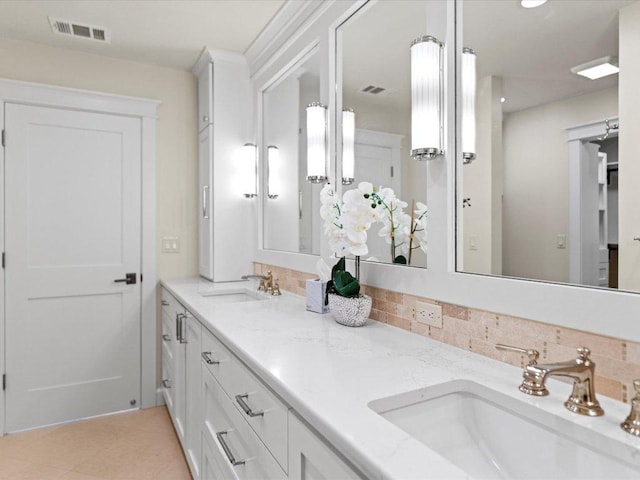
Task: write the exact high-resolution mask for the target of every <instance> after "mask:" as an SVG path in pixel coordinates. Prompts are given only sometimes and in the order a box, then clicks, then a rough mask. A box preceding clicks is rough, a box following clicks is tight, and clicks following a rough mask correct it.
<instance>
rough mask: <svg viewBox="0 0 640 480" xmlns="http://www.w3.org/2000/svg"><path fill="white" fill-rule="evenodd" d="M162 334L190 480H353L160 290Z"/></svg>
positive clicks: (167, 390)
mask: <svg viewBox="0 0 640 480" xmlns="http://www.w3.org/2000/svg"><path fill="white" fill-rule="evenodd" d="M162 335H163V337H162V342H163V355H162V357H163V358H162V365H163V393H164V396H165V401H166V404H167V408H168V410H169V413H170V415H171V418H172V420H173V424H174V427H175V429H176V432H177V433H178V437H179V438H180V441H181V443H182V447H183V449H184V452H185V456H186V458H187V462H188V463H189V468H190V470H191V474H192V476H193V478H194V479H196V480H200V479H201V480H213V479H215V480H229V479H233V480H249V479H256V480H267V479H274V480H285V479H292V480H293V479H295V480H302V479H305V480H311V479H313V480H317V479H323V478H326V479H340V480H342V479H350V478H360V477H359V476H358V475H357V474H356V473H355V472H354V471H353V470H352V469H351V468H350V467H349V466H348V465H347V464H346V463H345V462H344V461H343V460H342V459H341V458H340V456H339V455H337V454H336V453H335V452H334V451H333V450H332V449H331V448H330V447H328V446H327V445H326V444H325V442H324V440H322V439H321V438H320V437H318V436H316V435H315V433H314V432H313V431H312V429H310V428H309V427H307V426H306V425H305V424H304V422H303V421H301V420H300V419H299V418H298V416H297V414H295V412H294V411H293V410H292V409H291V408H290V407H289V406H288V405H287V404H286V403H285V402H284V401H283V400H282V399H281V398H280V397H279V396H277V395H276V394H275V393H274V392H273V391H272V390H271V389H270V388H269V387H268V386H267V385H266V384H265V383H264V382H263V381H262V380H261V379H260V378H259V377H258V376H257V375H256V374H255V373H254V372H253V371H252V370H251V369H250V368H248V367H247V366H246V365H245V364H244V363H243V362H242V361H241V360H240V359H239V358H238V357H236V356H235V355H234V354H233V353H232V352H231V351H230V350H229V349H228V348H227V347H226V346H225V345H224V344H223V343H222V342H221V341H220V340H219V339H218V338H217V337H216V336H215V335H213V334H212V333H211V332H210V331H209V330H208V329H207V328H206V327H205V326H204V325H203V324H202V323H200V321H199V320H198V319H197V318H195V317H194V316H192V315H191V314H190V313H189V311H188V310H187V309H185V308H184V307H182V305H181V304H180V302H179V301H178V300H177V299H176V298H175V297H173V296H172V295H171V294H170V293H169V292H168V291H167V290H166V289H164V288H163V289H162ZM165 380H167V382H164V381H165Z"/></svg>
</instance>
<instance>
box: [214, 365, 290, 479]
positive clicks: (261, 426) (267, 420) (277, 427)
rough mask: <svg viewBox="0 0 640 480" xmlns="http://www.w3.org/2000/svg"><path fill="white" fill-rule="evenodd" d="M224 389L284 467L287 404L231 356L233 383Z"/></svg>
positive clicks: (285, 458) (286, 456)
mask: <svg viewBox="0 0 640 480" xmlns="http://www.w3.org/2000/svg"><path fill="white" fill-rule="evenodd" d="M223 386H224V385H223ZM226 391H227V394H228V395H229V397H230V399H231V400H232V402H233V403H234V405H235V406H236V408H237V410H238V412H239V413H240V415H241V416H242V417H243V418H244V419H245V420H246V421H247V422H248V423H249V425H251V428H252V429H253V430H254V431H255V432H256V434H257V435H258V437H260V439H261V440H262V441H263V442H264V444H265V445H266V446H267V448H268V449H269V450H270V451H271V453H272V454H273V456H274V457H275V458H276V460H277V461H278V463H279V464H280V466H281V467H282V468H283V469H284V470H285V471H287V470H288V452H287V435H288V429H287V415H288V408H287V407H286V406H285V405H284V404H283V403H282V402H281V401H280V400H279V399H278V398H277V397H276V396H275V395H274V394H273V393H271V391H270V390H269V389H268V388H267V387H266V386H265V385H264V384H263V383H262V382H261V381H260V380H258V378H257V377H255V376H254V375H253V374H252V373H251V372H250V371H249V370H248V369H247V367H245V366H244V365H243V364H242V363H241V362H240V361H239V360H238V359H234V362H233V372H232V384H231V388H227V389H226Z"/></svg>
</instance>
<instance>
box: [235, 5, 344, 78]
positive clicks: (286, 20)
mask: <svg viewBox="0 0 640 480" xmlns="http://www.w3.org/2000/svg"><path fill="white" fill-rule="evenodd" d="M334 3H335V0H329V1H327V0H287V2H286V3H285V4H284V5H283V6H282V7H281V8H280V10H278V12H277V13H276V14H275V16H274V17H273V18H272V19H271V21H269V23H268V24H267V25H266V26H265V27H264V29H263V30H262V32H260V34H259V35H258V36H257V37H256V39H255V40H254V41H253V43H252V44H251V45H249V48H247V50H246V51H245V52H244V54H245V57H246V59H247V62H248V63H249V71H250V74H251V75H252V76H253V75H254V73H255V72H257V71H258V70H260V69H261V68H263V67H264V66H265V64H266V63H267V62H268V61H269V59H270V58H272V57H273V56H274V54H275V53H276V52H278V50H280V49H281V48H282V46H283V45H284V44H285V43H287V41H292V40H293V37H297V35H298V34H299V33H300V32H302V31H304V30H305V29H306V28H307V27H308V26H309V25H311V24H312V23H313V22H314V21H315V19H316V18H318V17H319V16H320V15H322V13H323V12H325V11H326V10H327V9H328V8H330V7H331V6H332V5H333V4H334Z"/></svg>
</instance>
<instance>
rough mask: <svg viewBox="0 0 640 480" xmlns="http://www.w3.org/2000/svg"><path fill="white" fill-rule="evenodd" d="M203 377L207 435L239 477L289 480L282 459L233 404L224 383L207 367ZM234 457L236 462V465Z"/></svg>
mask: <svg viewBox="0 0 640 480" xmlns="http://www.w3.org/2000/svg"><path fill="white" fill-rule="evenodd" d="M203 376H204V425H203V436H204V437H205V438H207V437H208V439H209V440H211V443H212V444H213V443H215V445H213V446H214V447H215V448H216V449H219V450H220V451H222V452H223V453H224V458H225V459H226V462H227V465H228V466H231V469H232V471H233V472H234V474H235V477H236V478H238V479H239V480H245V479H260V480H263V479H277V480H280V479H282V480H285V479H286V478H287V476H286V474H285V473H284V471H283V470H282V468H281V467H280V466H279V465H278V462H276V460H275V459H274V458H273V456H272V455H271V453H269V450H267V448H266V447H265V446H264V444H263V443H262V442H261V441H260V439H259V438H258V436H257V435H256V434H255V432H254V431H253V430H252V429H251V427H250V426H249V424H248V423H247V422H246V421H244V419H243V418H242V417H241V416H240V413H239V412H238V410H236V409H235V408H234V407H233V405H232V403H231V400H230V399H229V397H227V395H226V393H225V392H224V391H223V390H222V387H221V386H220V384H219V383H218V382H217V381H216V379H215V378H213V376H212V375H211V374H210V373H209V372H208V371H207V370H203ZM232 460H235V461H236V464H235V465H233V464H232ZM225 478H227V477H225Z"/></svg>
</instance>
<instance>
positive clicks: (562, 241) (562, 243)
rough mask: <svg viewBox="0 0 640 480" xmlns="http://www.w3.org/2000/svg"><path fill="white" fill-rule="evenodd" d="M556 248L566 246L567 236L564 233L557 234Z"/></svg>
mask: <svg viewBox="0 0 640 480" xmlns="http://www.w3.org/2000/svg"><path fill="white" fill-rule="evenodd" d="M558 248H560V249H565V248H567V236H566V235H558Z"/></svg>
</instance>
